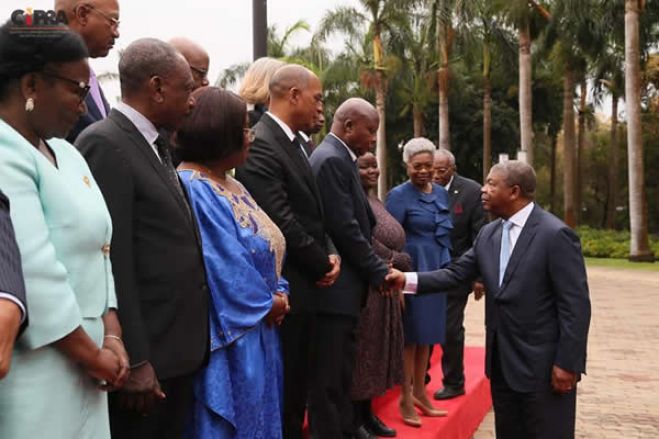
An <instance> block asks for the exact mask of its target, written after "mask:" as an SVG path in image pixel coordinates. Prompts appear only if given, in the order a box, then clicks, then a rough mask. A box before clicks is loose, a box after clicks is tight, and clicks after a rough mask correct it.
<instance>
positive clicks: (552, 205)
mask: <svg viewBox="0 0 659 439" xmlns="http://www.w3.org/2000/svg"><path fill="white" fill-rule="evenodd" d="M557 142H558V135H557V134H556V133H553V131H552V135H551V164H550V174H549V211H550V212H551V213H553V214H556V143H557Z"/></svg>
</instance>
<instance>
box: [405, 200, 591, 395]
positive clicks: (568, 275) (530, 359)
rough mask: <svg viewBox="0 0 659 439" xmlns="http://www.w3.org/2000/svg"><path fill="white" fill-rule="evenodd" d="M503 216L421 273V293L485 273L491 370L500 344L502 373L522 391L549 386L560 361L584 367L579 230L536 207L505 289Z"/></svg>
mask: <svg viewBox="0 0 659 439" xmlns="http://www.w3.org/2000/svg"><path fill="white" fill-rule="evenodd" d="M501 225H502V221H501V220H496V221H493V222H491V223H489V224H487V225H485V226H484V227H483V229H482V230H481V232H480V234H479V235H478V237H477V238H476V242H475V243H474V246H473V247H472V248H471V249H470V250H469V251H467V253H465V254H464V255H463V256H462V257H461V258H460V259H458V260H457V261H455V262H453V263H452V264H451V265H450V266H449V267H448V268H446V269H444V270H437V271H434V272H428V273H419V280H418V282H419V283H418V292H419V293H429V292H432V291H437V290H442V289H447V288H451V287H456V286H458V285H460V284H462V283H464V282H470V281H472V280H474V279H475V278H476V277H479V276H480V277H481V278H482V282H483V283H484V284H485V290H486V291H487V293H486V295H485V297H486V305H485V324H486V348H487V355H486V372H487V375H488V376H490V373H491V370H492V350H493V347H494V343H495V339H496V349H497V353H498V356H499V359H500V361H501V365H502V367H501V371H502V373H503V375H504V378H505V379H506V382H507V384H508V386H509V387H511V388H512V389H513V390H515V391H517V392H533V391H540V390H546V389H547V387H548V386H549V385H550V381H551V370H552V366H553V365H554V364H555V365H557V366H559V367H561V368H563V369H566V370H569V371H572V372H576V373H577V374H579V373H582V372H585V370H586V343H587V339H588V327H589V324H590V299H589V297H588V283H587V279H586V269H585V266H584V260H583V256H582V253H581V244H580V242H579V238H578V236H577V235H576V234H575V233H574V231H573V230H572V229H570V228H569V227H567V226H566V225H565V224H564V223H563V222H562V221H560V220H559V219H558V218H556V217H555V216H553V215H551V214H550V213H547V212H545V211H544V210H542V209H541V208H540V207H538V206H537V205H536V206H535V207H534V208H533V211H532V212H531V215H530V216H529V218H528V220H527V222H526V224H525V225H524V228H523V229H522V232H521V234H520V236H519V238H518V240H517V243H516V244H515V248H514V249H513V252H512V254H511V256H510V260H509V262H508V266H507V268H506V272H505V274H504V277H503V282H502V284H501V287H499V253H500V250H501V230H502V226H501Z"/></svg>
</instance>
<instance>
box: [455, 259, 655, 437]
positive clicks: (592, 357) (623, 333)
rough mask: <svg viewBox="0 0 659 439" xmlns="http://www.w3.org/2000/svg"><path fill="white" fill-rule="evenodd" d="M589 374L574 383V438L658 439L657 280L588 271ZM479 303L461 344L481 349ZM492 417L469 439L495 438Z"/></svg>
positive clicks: (633, 273) (470, 312)
mask: <svg viewBox="0 0 659 439" xmlns="http://www.w3.org/2000/svg"><path fill="white" fill-rule="evenodd" d="M588 282H589V285H590V294H591V302H592V319H591V325H590V335H589V343H588V361H587V372H588V374H587V375H586V376H585V377H584V378H583V380H582V382H581V383H580V384H579V390H578V392H579V393H578V395H577V424H576V430H577V431H576V437H577V438H579V439H658V438H659V274H658V273H656V272H650V271H640V270H619V269H612V268H601V267H592V268H588ZM483 312H484V302H483V301H481V302H475V301H473V300H470V302H469V305H468V307H467V315H466V319H465V320H466V322H465V328H466V342H467V344H468V345H470V346H483V344H484V338H483V337H484V328H483V315H484V314H483ZM494 437H495V435H494V415H493V414H492V412H490V413H489V414H488V415H487V417H486V418H485V419H484V420H483V423H482V424H481V426H480V428H479V429H478V431H477V432H476V434H475V435H474V437H473V439H492V438H494Z"/></svg>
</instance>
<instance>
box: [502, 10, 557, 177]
mask: <svg viewBox="0 0 659 439" xmlns="http://www.w3.org/2000/svg"><path fill="white" fill-rule="evenodd" d="M493 1H494V2H495V4H496V5H497V6H498V7H500V8H501V11H503V13H504V15H505V16H506V17H507V18H508V20H509V22H510V23H512V24H513V25H514V26H515V28H516V29H517V33H518V39H519V91H518V93H519V121H520V123H519V132H520V149H521V150H522V151H524V152H526V160H527V162H528V163H529V164H531V165H533V160H534V151H533V102H532V92H533V74H532V59H531V42H532V35H531V30H532V24H533V23H532V22H533V19H534V18H536V14H537V13H539V14H540V15H541V16H542V17H544V19H549V18H550V16H549V13H548V12H547V10H546V9H545V8H544V7H543V6H542V5H541V4H539V3H538V2H536V1H533V0H493Z"/></svg>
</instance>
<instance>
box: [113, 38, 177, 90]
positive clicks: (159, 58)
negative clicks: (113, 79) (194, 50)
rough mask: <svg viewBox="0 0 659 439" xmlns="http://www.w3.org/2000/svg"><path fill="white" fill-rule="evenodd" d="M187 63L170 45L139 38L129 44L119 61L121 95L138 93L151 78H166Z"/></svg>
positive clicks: (155, 40) (151, 39)
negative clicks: (155, 76) (156, 76)
mask: <svg viewBox="0 0 659 439" xmlns="http://www.w3.org/2000/svg"><path fill="white" fill-rule="evenodd" d="M181 62H184V63H185V65H186V66H187V61H185V58H183V55H181V54H180V53H179V51H178V50H176V49H174V47H173V46H172V45H171V44H168V43H165V42H164V41H160V40H158V39H156V38H141V39H139V40H136V41H134V42H133V43H131V44H130V45H129V46H128V47H126V49H125V50H124V51H123V52H122V53H121V58H120V59H119V82H120V83H121V94H122V95H130V94H131V93H135V92H136V91H138V90H139V89H140V88H142V86H144V84H145V83H146V82H147V81H148V80H149V79H151V77H152V76H154V75H158V76H163V77H165V76H168V75H169V74H171V73H172V72H174V71H176V69H177V67H179V66H180V65H181Z"/></svg>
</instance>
